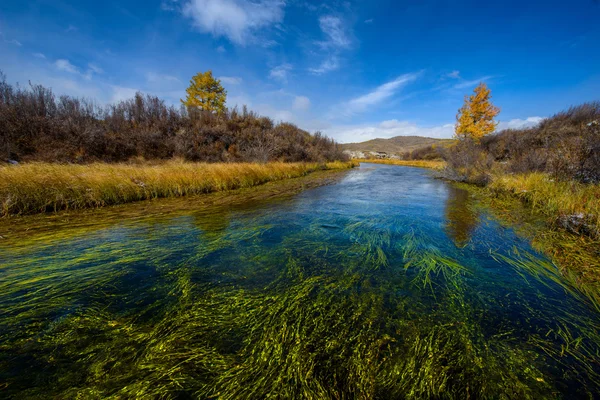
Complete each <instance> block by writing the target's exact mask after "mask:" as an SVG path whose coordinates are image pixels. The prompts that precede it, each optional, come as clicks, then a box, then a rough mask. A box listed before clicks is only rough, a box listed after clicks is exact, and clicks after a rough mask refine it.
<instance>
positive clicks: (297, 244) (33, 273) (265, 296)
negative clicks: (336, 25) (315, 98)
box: [0, 191, 600, 399]
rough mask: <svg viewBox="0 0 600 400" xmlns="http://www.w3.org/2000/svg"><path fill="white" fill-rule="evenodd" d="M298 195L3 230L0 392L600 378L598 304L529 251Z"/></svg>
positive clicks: (563, 390)
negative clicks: (24, 238)
mask: <svg viewBox="0 0 600 400" xmlns="http://www.w3.org/2000/svg"><path fill="white" fill-rule="evenodd" d="M266 193H268V191H266ZM265 199H268V196H267V195H265ZM168 201H171V200H168ZM173 201H176V200H173ZM316 201H318V202H322V200H321V199H317V200H316ZM295 202H299V204H302V201H301V199H291V200H289V201H282V202H279V203H277V202H276V203H273V202H271V201H268V200H263V201H261V202H257V203H256V204H254V205H253V206H249V205H246V206H240V207H232V206H231V204H232V203H227V206H226V207H218V206H214V205H213V206H212V207H208V208H199V209H198V210H196V211H194V208H193V207H192V208H191V209H188V210H186V211H185V212H181V213H177V212H174V213H172V214H168V215H167V216H163V217H160V218H151V217H149V216H146V217H145V218H141V219H133V221H128V222H127V223H122V224H118V223H112V224H108V225H101V226H98V227H97V229H96V230H93V229H91V230H89V231H85V232H84V234H82V235H81V237H77V236H76V235H72V236H70V237H69V238H68V239H67V240H64V243H62V244H60V243H58V242H57V241H56V239H55V238H51V237H50V235H48V236H41V237H40V236H38V237H37V240H33V241H31V242H29V243H28V248H27V249H24V247H21V246H17V247H14V246H9V245H3V244H2V242H0V246H1V247H0V310H2V313H1V314H0V396H2V397H6V398H18V399H36V398H44V397H45V398H48V397H50V398H59V399H62V398H64V399H70V398H90V399H123V398H160V399H178V398H215V399H217V398H218V399H240V398H242V399H244V398H247V399H254V398H271V399H274V398H282V399H283V398H297V399H354V398H364V399H423V398H437V399H465V398H472V399H486V398H498V399H513V398H519V399H539V398H557V397H567V396H570V397H571V398H590V397H593V396H595V395H597V394H598V393H600V379H599V375H598V374H599V371H600V365H599V364H598V360H599V359H600V357H599V349H600V335H599V334H598V332H600V326H598V321H597V311H596V310H594V309H593V308H592V307H589V303H587V302H585V301H584V300H583V297H582V296H581V293H580V292H579V291H578V290H577V288H575V287H573V286H572V285H569V284H565V282H564V280H561V279H562V276H561V275H560V274H559V273H558V272H557V270H558V269H557V268H556V266H555V265H554V264H552V262H550V261H549V260H548V259H547V258H545V257H543V256H542V255H540V254H537V253H536V252H535V251H533V249H531V248H529V247H527V246H525V245H523V247H525V249H520V248H518V249H517V250H515V249H514V248H512V247H500V248H498V247H495V246H494V244H493V242H491V241H482V238H481V237H480V235H481V234H482V233H481V232H482V230H485V229H492V228H489V227H487V228H486V226H483V227H481V226H480V227H478V228H477V229H474V230H473V231H472V232H473V236H474V237H473V238H471V241H470V243H471V245H470V246H468V247H460V246H456V245H455V244H454V243H453V242H452V241H451V240H450V239H449V238H448V237H445V236H444V235H446V234H447V233H446V232H445V231H444V221H443V219H441V218H440V219H435V218H432V219H433V221H431V222H428V221H426V222H419V223H416V222H415V221H413V220H411V219H405V218H403V216H402V215H397V214H394V213H390V215H384V214H383V213H380V212H378V210H366V209H362V208H360V207H359V209H355V210H354V212H352V213H347V210H345V209H341V208H340V209H337V211H338V212H335V213H331V212H329V211H330V210H329V209H328V208H325V209H315V208H316V207H315V206H314V204H315V203H309V204H303V205H302V206H298V207H300V208H297V207H296V203H295ZM472 206H473V207H476V206H477V204H475V203H474V204H473V205H472ZM302 207H304V208H302ZM125 208H127V207H125ZM300 209H301V210H304V211H302V212H301V211H299V210H300ZM443 211H444V210H443V203H442V205H441V210H440V217H442V218H443V215H444V212H443ZM111 212H114V213H117V214H118V210H108V209H105V210H100V213H101V215H102V216H107V215H109V214H110V213H111ZM140 212H143V211H140ZM477 212H480V213H481V220H482V221H485V220H486V218H485V217H486V214H485V213H484V210H481V209H477ZM289 213H292V216H293V217H289ZM294 213H296V214H294ZM130 216H131V215H130ZM27 218H34V217H27ZM35 218H37V217H35ZM286 218H289V220H287V219H286ZM107 219H108V218H107ZM429 224H431V225H429ZM431 226H436V227H437V230H432V229H430V228H431ZM78 232H82V231H81V230H80V231H78ZM505 234H506V235H510V231H509V230H506V232H505ZM498 235H499V233H498ZM507 237H512V236H507ZM502 238H503V239H506V237H502ZM485 239H488V238H485ZM48 243H51V244H52V247H49V245H48Z"/></svg>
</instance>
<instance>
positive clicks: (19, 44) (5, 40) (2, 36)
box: [0, 32, 22, 47]
mask: <svg viewBox="0 0 600 400" xmlns="http://www.w3.org/2000/svg"><path fill="white" fill-rule="evenodd" d="M0 38H2V41H3V42H4V43H8V44H12V45H15V46H18V47H21V46H22V44H21V42H19V41H18V40H16V39H8V38H7V37H6V36H4V33H2V32H0Z"/></svg>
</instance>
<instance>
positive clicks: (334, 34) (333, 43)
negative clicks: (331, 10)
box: [317, 15, 351, 49]
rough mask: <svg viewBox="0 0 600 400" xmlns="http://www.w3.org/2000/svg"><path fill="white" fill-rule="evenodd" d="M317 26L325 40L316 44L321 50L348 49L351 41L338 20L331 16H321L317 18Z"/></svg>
mask: <svg viewBox="0 0 600 400" xmlns="http://www.w3.org/2000/svg"><path fill="white" fill-rule="evenodd" d="M319 26H320V27H321V31H322V32H323V34H324V35H325V37H326V40H324V41H320V42H317V44H318V45H319V46H320V47H321V48H324V49H345V48H348V47H350V44H351V41H350V39H349V38H348V35H347V34H346V31H345V28H344V24H343V23H342V20H341V19H340V18H338V17H334V16H332V15H325V16H322V17H321V18H319Z"/></svg>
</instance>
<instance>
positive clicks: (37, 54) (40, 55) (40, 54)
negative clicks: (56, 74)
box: [32, 53, 46, 60]
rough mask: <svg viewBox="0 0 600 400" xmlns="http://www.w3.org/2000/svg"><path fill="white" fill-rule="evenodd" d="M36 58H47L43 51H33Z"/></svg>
mask: <svg viewBox="0 0 600 400" xmlns="http://www.w3.org/2000/svg"><path fill="white" fill-rule="evenodd" d="M32 55H33V56H34V57H35V58H41V59H42V60H45V59H46V56H45V55H43V54H42V53H33V54H32Z"/></svg>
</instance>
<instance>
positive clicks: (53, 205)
mask: <svg viewBox="0 0 600 400" xmlns="http://www.w3.org/2000/svg"><path fill="white" fill-rule="evenodd" d="M352 166H354V164H352V163H345V162H339V161H336V162H330V163H281V162H277V163H268V164H252V163H231V164H204V163H185V162H179V161H170V162H166V163H162V164H158V165H131V164H104V163H97V164H90V165H61V164H48V163H30V164H23V165H18V166H4V167H0V205H1V215H3V216H7V215H12V214H33V213H39V212H48V211H58V210H65V209H80V208H93V207H103V206H107V205H114V204H122V203H128V202H133V201H139V200H149V199H156V198H162V197H177V196H185V195H190V194H201V193H211V192H218V191H223V190H233V189H240V188H247V187H252V186H256V185H261V184H263V183H266V182H270V181H278V180H282V179H287V178H296V177H300V176H304V175H306V174H309V173H311V172H313V171H317V170H325V169H344V168H351V167H352Z"/></svg>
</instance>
